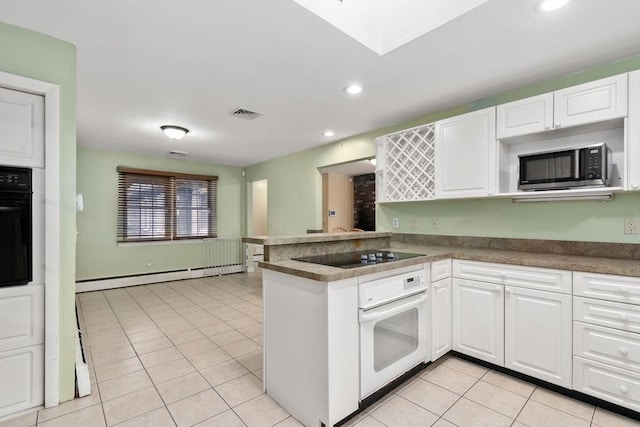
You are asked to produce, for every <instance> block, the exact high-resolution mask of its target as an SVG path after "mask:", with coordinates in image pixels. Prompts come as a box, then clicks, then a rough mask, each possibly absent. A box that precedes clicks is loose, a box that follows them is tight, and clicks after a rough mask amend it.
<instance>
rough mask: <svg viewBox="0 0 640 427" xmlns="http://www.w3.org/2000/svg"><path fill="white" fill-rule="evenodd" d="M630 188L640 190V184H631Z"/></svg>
mask: <svg viewBox="0 0 640 427" xmlns="http://www.w3.org/2000/svg"><path fill="white" fill-rule="evenodd" d="M631 187H632V188H640V184H638V183H637V182H636V183H635V184H631Z"/></svg>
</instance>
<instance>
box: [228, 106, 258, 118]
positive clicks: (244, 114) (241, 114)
mask: <svg viewBox="0 0 640 427" xmlns="http://www.w3.org/2000/svg"><path fill="white" fill-rule="evenodd" d="M231 115H232V116H233V117H238V118H241V119H245V120H253V119H255V118H257V117H260V116H261V115H262V113H256V112H255V111H251V110H247V109H246V108H237V109H235V110H234V111H233V112H232V113H231Z"/></svg>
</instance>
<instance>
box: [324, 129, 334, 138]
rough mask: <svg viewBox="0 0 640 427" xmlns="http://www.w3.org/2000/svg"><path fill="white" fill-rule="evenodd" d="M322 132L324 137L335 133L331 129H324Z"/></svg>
mask: <svg viewBox="0 0 640 427" xmlns="http://www.w3.org/2000/svg"><path fill="white" fill-rule="evenodd" d="M322 134H323V135H324V136H326V137H330V136H333V135H335V133H333V131H332V130H325V131H324V132H323V133H322Z"/></svg>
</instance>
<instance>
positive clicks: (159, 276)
mask: <svg viewBox="0 0 640 427" xmlns="http://www.w3.org/2000/svg"><path fill="white" fill-rule="evenodd" d="M243 271H245V269H244V266H243V265H242V264H238V265H227V266H223V267H211V268H197V269H187V270H179V271H171V272H168V273H156V274H145V275H142V276H127V277H117V278H114V279H100V280H89V281H86V282H76V293H77V294H79V293H82V292H92V291H103V290H106V289H116V288H124V287H127V286H136V285H148V284H151V283H161V282H172V281H174V280H186V279H198V278H200V277H209V276H220V275H222V274H231V273H242V272H243Z"/></svg>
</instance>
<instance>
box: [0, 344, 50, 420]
mask: <svg viewBox="0 0 640 427" xmlns="http://www.w3.org/2000/svg"><path fill="white" fill-rule="evenodd" d="M0 378H2V380H1V381H0V384H2V386H1V387H0V418H2V417H3V416H5V415H8V414H13V413H16V412H18V411H22V410H24V409H28V408H33V407H34V406H38V405H42V403H43V402H44V344H39V345H36V346H31V347H22V348H18V349H16V350H10V351H4V352H0Z"/></svg>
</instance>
